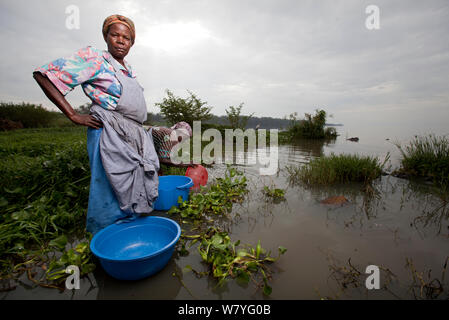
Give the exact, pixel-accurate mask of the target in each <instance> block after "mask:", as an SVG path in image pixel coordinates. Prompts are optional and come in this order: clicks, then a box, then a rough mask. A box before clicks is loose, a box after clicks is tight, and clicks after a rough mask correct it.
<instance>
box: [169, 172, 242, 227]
mask: <svg viewBox="0 0 449 320" xmlns="http://www.w3.org/2000/svg"><path fill="white" fill-rule="evenodd" d="M247 192H248V189H247V181H246V177H245V175H244V174H243V172H241V171H239V170H237V169H236V168H232V167H230V166H228V167H227V169H226V172H225V174H224V177H223V178H217V179H216V182H215V183H212V184H211V185H210V186H208V187H203V186H201V188H200V192H198V193H191V194H190V196H189V200H188V201H184V202H183V201H182V198H180V199H179V208H178V207H175V206H173V207H172V208H171V209H170V210H169V212H168V213H169V214H175V213H177V214H179V215H180V216H181V217H182V218H192V219H202V218H203V217H205V216H207V215H211V214H212V215H224V214H226V213H228V212H230V211H231V210H232V205H233V203H235V202H242V201H243V197H244V195H245V194H246V193H247Z"/></svg>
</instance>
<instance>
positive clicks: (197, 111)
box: [156, 90, 212, 127]
mask: <svg viewBox="0 0 449 320" xmlns="http://www.w3.org/2000/svg"><path fill="white" fill-rule="evenodd" d="M166 92H167V96H168V97H166V98H164V99H163V101H162V102H161V103H156V106H157V107H159V108H160V109H161V113H162V115H163V116H164V118H165V119H166V120H167V121H168V123H169V124H170V125H173V124H175V123H177V122H181V121H185V122H187V123H188V124H190V126H192V127H193V121H196V120H201V121H204V120H208V119H210V118H211V114H210V111H211V109H212V107H206V106H205V105H206V104H207V102H203V101H201V99H199V98H198V97H197V96H196V95H195V94H193V93H192V92H190V91H188V92H189V94H190V97H188V98H180V97H176V96H175V95H174V94H173V93H172V92H171V91H170V90H167V91H166Z"/></svg>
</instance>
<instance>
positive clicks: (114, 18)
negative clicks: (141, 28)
mask: <svg viewBox="0 0 449 320" xmlns="http://www.w3.org/2000/svg"><path fill="white" fill-rule="evenodd" d="M114 23H121V24H123V25H125V26H127V27H128V29H129V30H130V31H131V42H132V43H133V44H134V40H135V39H136V28H135V27H134V22H132V20H131V19H129V18H127V17H124V16H121V15H119V14H113V15H112V16H109V17H107V18H106V19H105V20H104V22H103V38H104V40H106V36H107V34H108V30H109V27H110V26H112V25H113V24H114Z"/></svg>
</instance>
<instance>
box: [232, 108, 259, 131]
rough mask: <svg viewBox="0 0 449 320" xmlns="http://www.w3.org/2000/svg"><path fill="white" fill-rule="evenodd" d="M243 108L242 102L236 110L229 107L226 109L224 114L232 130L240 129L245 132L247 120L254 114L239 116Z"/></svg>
mask: <svg viewBox="0 0 449 320" xmlns="http://www.w3.org/2000/svg"><path fill="white" fill-rule="evenodd" d="M242 108H243V102H242V103H241V104H240V105H239V106H238V107H237V108H236V107H234V106H230V107H229V109H230V110H229V111H228V109H226V110H225V111H226V114H227V116H228V121H229V124H230V125H231V127H232V128H233V129H242V130H245V128H246V125H247V124H248V120H249V119H250V118H251V117H252V116H253V115H254V113H252V114H250V115H249V116H243V115H240V113H241V111H242Z"/></svg>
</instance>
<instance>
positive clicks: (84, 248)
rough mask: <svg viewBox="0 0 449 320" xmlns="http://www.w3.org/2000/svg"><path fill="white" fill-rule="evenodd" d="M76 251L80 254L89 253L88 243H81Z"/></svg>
mask: <svg viewBox="0 0 449 320" xmlns="http://www.w3.org/2000/svg"><path fill="white" fill-rule="evenodd" d="M75 251H76V252H78V253H79V254H83V253H86V252H89V244H88V243H86V242H81V243H79V244H78V245H77V246H76V248H75Z"/></svg>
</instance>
